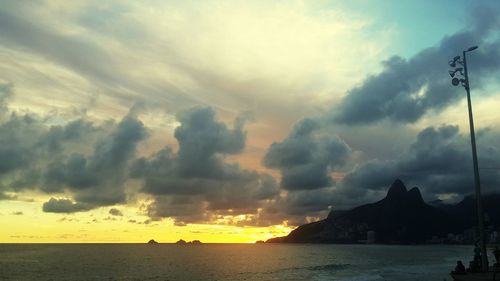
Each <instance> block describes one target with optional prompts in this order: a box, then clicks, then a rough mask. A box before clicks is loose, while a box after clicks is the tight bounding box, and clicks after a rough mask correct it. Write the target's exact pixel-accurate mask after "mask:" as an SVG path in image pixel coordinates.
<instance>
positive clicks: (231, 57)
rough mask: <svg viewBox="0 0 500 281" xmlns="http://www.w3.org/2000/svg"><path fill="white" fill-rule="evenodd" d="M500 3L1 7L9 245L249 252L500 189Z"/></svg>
mask: <svg viewBox="0 0 500 281" xmlns="http://www.w3.org/2000/svg"><path fill="white" fill-rule="evenodd" d="M499 12H500V3H499V2H498V1H494V0H484V1H474V2H471V1H396V0H394V1H383V2H380V1H377V2H375V1H367V0H354V1H322V0H320V1H273V2H272V3H271V2H269V1H217V0H213V1H212V0H207V1H159V0H156V1H155V0H148V1H106V0H104V1H103V0H100V1H93V0H90V1H78V0H77V1H62V0H61V1H58V0H46V1H42V0H36V1H15V0H0V144H1V146H0V224H2V225H4V226H8V227H3V228H2V229H1V230H0V242H12V243H31V242H34V243H38V242H57V243H59V242H61V243H65V242H146V241H148V240H149V239H152V238H154V239H155V240H157V241H160V242H175V241H177V240H179V239H184V240H194V239H198V240H201V241H203V242H219V243H220V242H243V243H248V242H254V241H256V240H265V239H268V238H271V237H275V236H282V235H286V234H287V233H288V232H289V231H290V230H291V229H293V228H294V227H296V226H298V225H300V224H303V223H306V222H311V221H315V220H318V219H321V218H324V217H326V216H327V215H328V213H329V212H330V211H332V210H343V209H349V208H352V207H355V206H358V205H360V204H364V203H369V202H374V201H376V200H379V199H381V198H383V197H384V196H385V192H386V190H387V188H388V186H390V184H391V183H392V182H393V181H394V180H395V179H397V178H400V179H402V180H403V181H404V182H405V183H406V184H407V186H409V187H413V186H418V187H419V188H420V190H421V192H422V195H423V196H424V199H425V200H427V201H433V200H443V201H445V202H448V203H453V202H457V201H459V200H461V199H462V198H463V197H464V196H465V195H468V194H471V193H472V190H473V189H472V187H473V181H472V177H473V174H472V162H471V152H470V139H469V123H468V116H467V103H466V100H465V91H464V89H463V88H462V87H453V86H452V85H451V83H450V77H449V75H448V70H450V67H449V66H448V61H449V60H450V59H452V58H453V57H455V56H456V55H461V52H462V51H463V50H465V49H467V48H469V47H471V46H475V45H478V46H479V48H478V49H477V50H475V51H473V52H471V53H468V57H467V59H468V60H467V62H468V67H469V79H470V85H471V90H472V102H473V107H474V113H475V115H474V117H475V122H476V133H477V144H478V154H479V165H480V169H481V170H480V175H481V182H482V188H483V190H484V191H485V192H495V191H498V189H499V188H500V150H499V149H500V143H499V141H498V140H499V137H500V130H499V129H498V125H499V124H500V115H499V114H498V108H500V99H499V97H500V91H499V90H498V89H499V88H498V86H499V84H500V80H499V78H498V77H500V76H499V74H500V71H499V70H500V32H499V30H500V16H499V14H500V13H499Z"/></svg>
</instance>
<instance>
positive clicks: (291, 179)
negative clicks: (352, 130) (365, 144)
mask: <svg viewBox="0 0 500 281" xmlns="http://www.w3.org/2000/svg"><path fill="white" fill-rule="evenodd" d="M320 126H321V125H320V124H319V122H318V121H317V120H315V119H304V120H302V121H300V122H298V123H297V124H296V125H295V126H294V128H293V130H292V132H291V133H290V135H289V136H288V137H287V138H286V139H285V140H283V141H282V142H274V143H273V144H271V146H270V147H269V150H268V151H267V154H266V155H265V157H264V161H263V162H264V165H266V166H267V167H269V168H275V169H279V170H280V172H281V176H282V179H281V185H282V187H283V188H285V189H288V190H300V189H316V188H322V187H326V186H330V185H332V184H333V180H332V178H331V177H330V172H331V171H332V169H333V168H334V167H339V166H342V165H343V164H344V163H345V161H346V159H347V157H348V155H349V154H350V152H351V149H350V148H349V146H348V145H347V144H346V143H345V142H343V141H342V140H341V139H340V138H339V137H337V136H329V135H321V134H320V133H321V132H320V131H319V130H318V129H319V128H320Z"/></svg>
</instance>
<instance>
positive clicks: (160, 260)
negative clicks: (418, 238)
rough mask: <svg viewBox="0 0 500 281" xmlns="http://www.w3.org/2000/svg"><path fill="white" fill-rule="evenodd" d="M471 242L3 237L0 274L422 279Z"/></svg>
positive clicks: (442, 273) (439, 274)
mask: <svg viewBox="0 0 500 281" xmlns="http://www.w3.org/2000/svg"><path fill="white" fill-rule="evenodd" d="M471 252H472V247H470V246H384V245H308V244H302V245H284V244H272V245H269V244H255V245H251V244H204V245H186V246H178V245H170V244H160V245H154V246H149V245H139V244H41V245H40V244H39V245H33V244H31V245H30V244H17V245H16V244H0V280H389V281H392V280H394V281H405V280H408V281H410V280H421V281H442V280H443V279H444V278H447V279H448V280H449V278H448V276H447V272H449V271H450V270H451V269H452V268H453V266H454V264H455V262H456V260H458V259H462V260H468V258H469V257H470V255H471Z"/></svg>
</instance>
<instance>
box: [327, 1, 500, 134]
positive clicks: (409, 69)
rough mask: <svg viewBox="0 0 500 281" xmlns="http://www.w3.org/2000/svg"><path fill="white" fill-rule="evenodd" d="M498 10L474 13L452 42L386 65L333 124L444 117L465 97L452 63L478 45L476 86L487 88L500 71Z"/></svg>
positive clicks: (354, 93) (473, 65) (339, 109)
mask: <svg viewBox="0 0 500 281" xmlns="http://www.w3.org/2000/svg"><path fill="white" fill-rule="evenodd" d="M498 12H499V6H498V5H489V6H485V7H479V8H476V9H475V10H473V14H472V15H471V20H470V21H469V23H468V24H467V29H465V30H463V31H460V32H457V33H455V34H453V35H451V36H447V37H445V38H443V39H442V40H441V42H440V43H439V44H438V45H437V46H434V47H430V48H427V49H424V50H422V51H420V52H419V53H417V54H416V55H415V56H413V57H411V58H410V59H404V58H401V57H398V56H394V57H391V58H389V59H388V60H386V61H384V62H383V63H382V66H383V70H382V71H381V72H380V73H378V74H375V75H371V76H369V77H368V78H366V79H365V80H364V81H363V83H362V84H361V85H359V86H357V87H354V88H352V89H351V90H349V91H348V95H347V96H346V97H345V98H344V99H343V100H342V101H341V103H340V104H339V105H338V106H336V108H335V111H334V112H335V113H334V119H335V120H336V121H337V122H339V123H343V124H349V125H354V124H370V123H374V122H377V121H379V120H383V119H389V120H391V121H393V122H396V123H414V122H416V121H417V120H419V119H420V118H422V116H424V115H425V114H426V113H427V112H430V111H431V112H432V111H438V112H439V111H441V110H443V109H445V108H447V107H449V106H450V105H452V104H455V103H456V102H457V101H459V100H461V99H462V98H463V97H464V95H463V94H459V92H458V91H459V90H458V89H457V88H454V87H452V86H451V84H450V77H449V75H448V73H447V70H448V66H447V60H449V59H451V58H453V57H454V56H456V55H457V54H458V53H459V52H461V50H463V49H466V48H468V47H470V46H474V45H479V49H478V50H477V51H474V52H473V53H470V55H469V57H470V61H469V67H470V69H471V70H472V73H471V81H472V82H471V84H473V85H474V87H475V88H478V87H482V86H483V84H482V82H483V81H487V80H488V79H490V78H493V77H495V75H496V74H498V69H499V67H500V39H498V30H499V28H500V20H499V17H498V16H497V14H498Z"/></svg>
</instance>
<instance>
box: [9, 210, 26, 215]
mask: <svg viewBox="0 0 500 281" xmlns="http://www.w3.org/2000/svg"><path fill="white" fill-rule="evenodd" d="M11 215H14V216H22V215H24V213H23V212H21V211H17V212H12V213H11Z"/></svg>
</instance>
